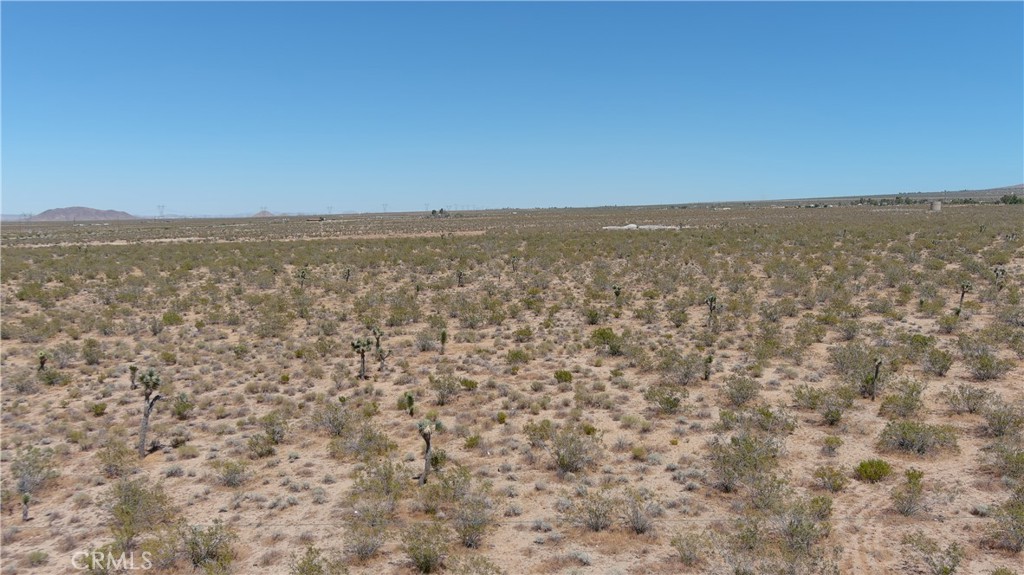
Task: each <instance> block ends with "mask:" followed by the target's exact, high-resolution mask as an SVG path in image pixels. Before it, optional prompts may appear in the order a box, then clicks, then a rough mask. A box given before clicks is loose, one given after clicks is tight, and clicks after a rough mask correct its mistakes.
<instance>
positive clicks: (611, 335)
mask: <svg viewBox="0 0 1024 575" xmlns="http://www.w3.org/2000/svg"><path fill="white" fill-rule="evenodd" d="M590 343H592V344H593V345H594V346H596V347H597V348H598V349H600V350H601V351H603V352H604V353H607V354H608V355H613V356H614V355H622V354H623V351H624V346H625V340H624V338H623V336H621V335H617V334H616V333H615V332H614V331H612V328H610V327H599V328H597V329H595V330H594V331H593V332H592V333H591V334H590Z"/></svg>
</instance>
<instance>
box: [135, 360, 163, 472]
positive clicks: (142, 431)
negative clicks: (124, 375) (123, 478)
mask: <svg viewBox="0 0 1024 575" xmlns="http://www.w3.org/2000/svg"><path fill="white" fill-rule="evenodd" d="M160 383H161V381H160V376H159V375H158V374H157V373H156V372H155V371H153V369H152V368H150V369H148V370H147V371H146V373H144V374H142V375H141V376H140V377H139V384H140V385H142V425H141V426H140V427H139V458H144V457H146V433H147V432H148V431H149V416H150V415H151V414H152V413H153V408H154V407H155V406H156V402H157V401H159V400H160V399H162V398H163V395H161V394H159V393H157V389H159V387H160Z"/></svg>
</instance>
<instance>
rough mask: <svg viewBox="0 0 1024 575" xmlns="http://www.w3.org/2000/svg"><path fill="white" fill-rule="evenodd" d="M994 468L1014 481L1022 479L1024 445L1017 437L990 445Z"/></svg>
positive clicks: (1023, 473)
mask: <svg viewBox="0 0 1024 575" xmlns="http://www.w3.org/2000/svg"><path fill="white" fill-rule="evenodd" d="M992 454H993V459H994V463H995V467H996V469H998V470H999V473H1000V474H1001V475H1002V476H1003V477H1005V478H1009V479H1012V480H1015V481H1020V480H1022V479H1024V446H1022V445H1021V444H1020V442H1019V441H1017V438H1009V439H1008V440H1007V439H1004V440H1002V441H999V442H997V443H996V444H995V445H993V446H992Z"/></svg>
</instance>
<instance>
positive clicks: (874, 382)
mask: <svg viewBox="0 0 1024 575" xmlns="http://www.w3.org/2000/svg"><path fill="white" fill-rule="evenodd" d="M881 369H882V358H880V357H876V358H875V372H874V373H873V374H871V375H869V376H867V377H865V378H864V392H865V395H870V396H871V401H874V400H875V397H876V396H877V395H878V374H879V371H880V370H881Z"/></svg>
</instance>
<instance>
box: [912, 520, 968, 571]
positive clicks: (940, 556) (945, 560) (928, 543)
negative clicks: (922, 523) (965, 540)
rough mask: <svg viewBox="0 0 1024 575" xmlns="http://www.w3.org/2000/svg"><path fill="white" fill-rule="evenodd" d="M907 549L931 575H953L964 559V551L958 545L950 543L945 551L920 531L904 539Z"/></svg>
mask: <svg viewBox="0 0 1024 575" xmlns="http://www.w3.org/2000/svg"><path fill="white" fill-rule="evenodd" d="M903 545H904V546H905V547H907V548H908V549H909V550H910V551H911V552H912V553H913V554H914V555H915V556H916V557H917V559H918V561H920V562H921V563H923V564H924V566H925V568H926V569H927V571H928V573H930V574H931V575H953V573H956V570H957V569H958V568H959V567H960V563H961V562H962V561H963V558H964V550H963V548H962V547H961V546H960V545H959V544H958V543H950V544H949V545H947V546H946V548H945V549H942V548H941V547H939V544H938V542H936V541H935V540H934V539H931V538H929V537H927V536H925V534H924V533H923V532H921V531H920V530H918V531H916V532H915V533H912V534H910V535H907V536H905V537H904V538H903Z"/></svg>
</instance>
